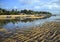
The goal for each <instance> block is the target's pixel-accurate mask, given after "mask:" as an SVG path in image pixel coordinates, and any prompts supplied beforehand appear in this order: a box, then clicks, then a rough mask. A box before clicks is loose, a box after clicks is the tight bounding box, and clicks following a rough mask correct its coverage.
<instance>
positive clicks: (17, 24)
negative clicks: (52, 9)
mask: <svg viewBox="0 0 60 42" xmlns="http://www.w3.org/2000/svg"><path fill="white" fill-rule="evenodd" d="M53 21H57V22H59V21H60V15H56V16H51V17H49V18H46V19H32V20H22V21H21V20H0V27H1V28H6V29H12V28H30V27H37V26H39V25H42V24H43V23H45V22H53Z"/></svg>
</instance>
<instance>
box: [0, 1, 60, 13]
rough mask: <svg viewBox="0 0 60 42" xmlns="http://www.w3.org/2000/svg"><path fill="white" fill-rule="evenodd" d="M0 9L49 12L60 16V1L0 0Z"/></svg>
mask: <svg viewBox="0 0 60 42" xmlns="http://www.w3.org/2000/svg"><path fill="white" fill-rule="evenodd" d="M0 7H1V8H4V9H18V10H22V9H27V10H35V11H49V12H52V13H54V14H60V0H0Z"/></svg>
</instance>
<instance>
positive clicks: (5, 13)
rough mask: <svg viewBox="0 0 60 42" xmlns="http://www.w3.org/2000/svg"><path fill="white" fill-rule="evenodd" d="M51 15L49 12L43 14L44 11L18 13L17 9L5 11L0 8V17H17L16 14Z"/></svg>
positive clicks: (21, 11) (22, 11)
mask: <svg viewBox="0 0 60 42" xmlns="http://www.w3.org/2000/svg"><path fill="white" fill-rule="evenodd" d="M21 13H22V14H29V15H30V14H52V13H50V12H44V11H33V10H26V9H24V10H20V11H18V10H17V9H12V10H6V9H2V8H0V15H18V14H21Z"/></svg>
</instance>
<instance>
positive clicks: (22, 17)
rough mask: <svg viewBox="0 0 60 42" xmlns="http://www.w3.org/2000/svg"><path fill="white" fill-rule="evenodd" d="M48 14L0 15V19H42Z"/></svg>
mask: <svg viewBox="0 0 60 42" xmlns="http://www.w3.org/2000/svg"><path fill="white" fill-rule="evenodd" d="M48 17H50V16H49V15H40V16H38V15H0V19H21V20H24V19H43V18H48Z"/></svg>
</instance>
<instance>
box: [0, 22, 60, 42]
mask: <svg viewBox="0 0 60 42" xmlns="http://www.w3.org/2000/svg"><path fill="white" fill-rule="evenodd" d="M10 34H11V35H10ZM10 34H7V32H5V34H4V36H3V37H2V38H1V39H2V41H1V40H0V41H1V42H60V22H50V23H45V24H43V25H42V26H40V27H37V28H32V29H30V30H23V31H21V30H19V32H15V33H12V32H11V33H10ZM7 35H10V36H7ZM5 36H7V37H5ZM3 38H4V39H3Z"/></svg>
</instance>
